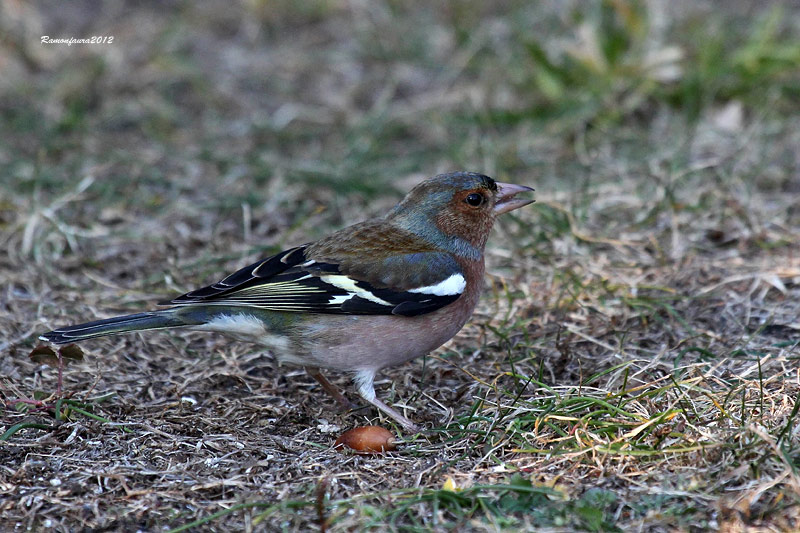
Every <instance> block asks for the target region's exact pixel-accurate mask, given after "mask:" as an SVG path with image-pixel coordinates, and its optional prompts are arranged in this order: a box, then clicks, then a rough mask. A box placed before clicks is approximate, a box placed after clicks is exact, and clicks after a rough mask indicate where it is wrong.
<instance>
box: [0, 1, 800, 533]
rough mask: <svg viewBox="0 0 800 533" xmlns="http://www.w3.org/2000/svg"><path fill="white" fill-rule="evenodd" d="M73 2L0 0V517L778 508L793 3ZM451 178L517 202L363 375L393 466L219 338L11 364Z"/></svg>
mask: <svg viewBox="0 0 800 533" xmlns="http://www.w3.org/2000/svg"><path fill="white" fill-rule="evenodd" d="M87 5H88V4H84V3H81V2H70V3H68V4H64V5H63V6H62V8H63V9H62V10H61V11H59V12H57V13H56V12H45V10H44V9H39V8H37V7H34V6H33V5H30V4H26V3H21V2H20V3H18V2H15V1H9V2H6V3H4V4H2V5H1V6H0V32H2V33H0V35H2V37H0V69H2V70H3V71H5V72H7V73H10V75H5V76H2V77H0V78H2V80H0V117H1V118H0V137H1V138H2V139H3V142H2V143H0V175H1V176H2V178H0V194H2V196H0V248H2V249H3V250H4V253H0V395H2V397H3V399H4V404H3V407H2V408H0V409H2V410H0V435H2V441H0V455H1V456H2V458H3V459H2V461H0V526H2V527H0V529H4V530H5V529H7V530H42V529H53V530H56V531H70V530H83V529H93V530H105V529H109V530H135V529H139V530H147V531H154V530H157V529H159V530H161V529H164V530H169V529H176V528H181V527H184V526H190V525H192V524H193V523H194V524H195V525H194V526H192V527H195V528H197V529H199V530H219V531H229V530H241V529H244V530H270V531H271V530H288V531H301V530H308V529H315V528H316V529H322V528H324V526H327V527H328V528H330V529H332V530H359V531H360V530H376V531H377V530H380V531H384V530H386V529H387V528H388V529H396V530H403V531H426V530H442V531H444V530H476V531H483V530H489V531H494V530H504V529H505V530H519V529H529V530H532V529H536V530H543V531H544V530H561V531H571V530H575V529H584V530H594V531H598V530H609V531H613V530H624V531H629V530H647V531H675V530H679V531H695V530H702V529H719V530H723V531H739V530H744V529H749V530H753V531H789V530H797V529H798V528H800V506H798V502H800V472H798V465H800V428H798V425H797V423H796V422H797V418H798V417H797V414H798V406H800V403H798V402H797V398H798V394H800V371H798V365H797V359H798V357H800V322H798V317H799V316H800V246H799V245H800V209H798V207H797V206H798V194H800V170H799V169H800V159H798V155H797V154H798V153H797V146H799V145H800V133H798V132H800V119H798V113H797V111H798V107H797V96H798V86H800V81H798V78H797V72H796V69H793V68H789V67H791V65H792V61H794V60H795V59H796V58H798V57H800V46H798V44H797V43H798V42H800V37H798V35H800V31H799V30H798V26H800V15H799V14H798V12H797V11H796V10H795V9H791V8H788V7H787V8H785V10H784V11H782V12H780V13H778V15H777V16H776V15H775V12H770V11H769V9H768V8H758V9H756V8H752V7H748V4H747V3H742V4H741V5H740V4H739V3H734V2H731V3H726V4H725V6H726V7H725V9H723V10H710V9H708V8H705V9H706V10H705V11H704V10H703V9H704V8H702V7H697V6H695V5H694V3H686V4H683V3H678V4H672V5H673V7H672V8H670V9H667V8H665V7H664V5H662V3H659V2H648V3H637V2H605V3H603V2H597V3H594V4H591V5H592V8H591V9H589V8H586V10H585V11H586V13H585V14H584V17H583V18H581V17H576V16H574V12H575V11H576V5H567V4H561V5H560V6H559V7H546V6H535V7H532V6H528V5H527V4H525V3H522V4H520V5H517V4H514V3H511V4H509V5H502V6H495V7H492V8H488V7H484V5H483V4H482V3H479V2H473V3H456V2H454V3H451V4H448V5H447V8H446V9H444V10H442V11H441V12H434V11H433V10H431V9H430V8H428V7H426V4H424V3H413V4H396V3H393V2H367V3H359V2H351V3H347V2H339V1H323V0H320V1H316V2H310V3H303V4H297V5H295V3H292V2H247V3H242V4H238V5H235V6H232V7H225V8H224V9H223V8H222V7H221V6H214V5H212V4H202V5H184V4H169V3H168V4H166V5H164V6H163V7H161V6H160V7H159V8H158V9H156V8H150V7H148V6H145V5H140V6H137V7H135V8H132V7H129V6H128V5H127V4H126V3H123V2H113V1H112V2H106V3H104V4H103V8H102V10H101V11H100V12H99V13H97V14H95V15H94V16H93V17H91V19H90V18H87V17H86V16H85V13H86V9H87ZM712 5H713V4H712ZM565 6H566V7H565ZM600 6H605V9H606V11H604V12H602V13H600V12H599V11H598V9H599V7H600ZM577 11H580V9H577ZM717 11H721V12H717ZM603 13H604V14H603ZM637 13H638V14H637ZM604 16H605V17H606V18H603V17H604ZM609 16H610V17H611V18H610V19H607V18H608V17H609ZM626 17H627V18H626ZM637 17H639V18H637ZM715 17H716V18H715ZM598 20H606V22H603V23H601V22H597V21H598ZM607 20H614V21H617V22H616V23H615V24H616V25H614V24H611V25H607ZM620 20H622V21H623V22H619V21H620ZM776 20H778V21H779V22H776ZM642 21H646V24H645V23H642ZM743 21H748V23H744V22H743ZM753 21H755V22H753ZM642 24H644V27H643V26H642ZM45 34H49V35H51V36H53V37H61V36H64V37H69V36H74V37H84V36H90V35H115V37H116V39H117V42H116V43H115V44H114V45H108V46H106V45H103V46H95V47H79V46H71V47H66V46H42V45H40V44H39V36H41V35H45ZM592 35H595V37H597V38H598V40H597V41H592V38H591V36H592ZM598 36H599V37H598ZM598 42H599V43H601V44H603V43H604V44H605V45H608V47H610V48H608V47H607V48H606V49H604V50H606V52H603V53H606V54H607V55H605V56H602V57H598V56H597V54H598V53H600V52H598V51H597V50H596V49H594V48H593V47H592V44H593V43H595V44H596V43H598ZM615 43H616V44H615ZM620 43H628V44H627V45H625V44H620ZM615 46H616V47H620V46H621V47H622V48H621V52H620V51H619V50H617V52H614V51H613V50H612V49H615V48H614V47H615ZM717 48H719V50H717ZM609 50H611V51H609ZM676 50H677V52H679V53H677V52H676ZM592 53H594V54H595V55H594V56H593V55H592ZM659 53H660V55H659ZM542 54H544V56H543V55H542ZM570 54H571V55H570ZM608 54H610V55H608ZM615 54H616V55H615ZM676 54H677V55H676ZM715 54H716V55H715ZM655 59H658V60H659V61H662V63H661V64H659V66H658V67H657V68H656V67H653V64H652V61H654V60H655ZM787 65H788V67H787ZM461 168H463V169H468V170H478V171H483V172H486V173H488V174H490V175H493V176H496V177H497V178H499V179H503V180H508V181H516V182H520V183H527V184H531V185H533V186H535V187H536V189H537V201H538V203H537V204H535V205H534V206H532V207H529V208H526V209H525V210H523V211H522V212H519V214H515V215H514V216H509V217H507V219H505V220H503V221H502V222H501V223H500V224H499V228H498V230H496V231H495V233H494V235H493V236H492V240H491V245H490V249H489V251H488V264H489V268H488V270H489V272H490V273H491V274H490V275H489V276H488V277H487V289H486V293H485V296H484V298H483V300H482V303H481V304H480V307H479V309H478V311H477V312H476V314H475V316H474V317H473V320H472V321H471V322H470V324H468V326H467V327H465V329H464V330H463V331H462V332H461V334H459V336H458V337H457V338H456V339H454V340H453V341H451V342H450V343H449V344H448V345H446V346H445V347H443V348H441V349H439V350H437V352H436V353H434V354H432V355H431V356H430V357H428V358H426V359H425V360H424V361H423V360H418V361H414V362H412V363H409V364H407V365H403V366H401V367H399V368H393V369H389V370H387V371H386V372H385V377H386V380H384V381H382V382H379V383H378V392H379V394H380V395H381V396H382V397H383V398H385V399H387V400H389V401H391V402H392V403H393V404H394V405H396V406H397V405H399V406H401V407H404V408H405V409H406V413H407V414H408V415H409V416H410V417H411V418H413V419H414V420H416V421H419V422H421V423H424V424H425V426H426V428H427V429H428V431H426V432H425V433H424V434H422V435H416V436H407V437H408V440H407V442H406V443H405V444H404V445H403V446H402V447H401V449H400V451H398V452H397V453H393V454H389V455H387V456H380V457H362V456H353V455H346V454H344V455H343V454H342V453H339V452H337V451H333V450H331V449H330V446H331V444H332V442H333V440H334V439H335V437H336V436H337V435H338V434H340V433H341V432H342V431H344V430H345V429H347V428H350V427H353V426H356V425H359V424H364V423H368V422H372V423H378V424H382V425H385V426H391V423H390V421H387V420H384V419H380V418H376V417H377V414H376V413H375V412H374V411H373V410H371V409H366V408H364V409H362V410H359V411H357V412H356V413H352V414H349V415H342V414H340V413H338V412H336V410H335V405H334V403H333V401H332V400H330V399H328V398H327V397H326V396H325V395H324V393H323V392H322V391H320V390H319V387H318V385H317V384H316V383H315V382H313V381H312V380H310V379H309V378H308V377H306V376H305V375H304V374H303V373H302V372H300V371H297V370H295V369H291V368H287V367H277V366H276V365H275V364H274V363H273V362H272V359H271V357H270V356H269V354H264V353H262V352H261V351H260V350H259V349H258V348H257V347H253V346H249V345H245V344H242V343H236V342H232V341H230V340H229V339H226V338H223V337H221V336H214V335H207V334H199V333H187V332H180V331H172V332H164V333H149V334H131V335H126V336H121V337H115V338H108V339H98V340H93V341H89V342H86V343H84V344H83V345H82V348H83V349H84V351H85V356H84V359H83V361H81V362H78V363H73V364H70V365H69V366H67V367H66V368H65V370H64V375H63V394H62V396H58V395H57V394H56V392H57V382H58V373H57V370H56V369H54V368H52V367H49V366H45V365H40V364H37V363H35V362H33V361H32V360H30V359H29V358H28V353H29V352H30V350H31V348H32V347H33V346H34V345H35V344H36V341H35V339H36V336H37V335H38V334H39V333H41V332H42V331H45V330H47V329H48V328H51V327H56V326H60V325H64V324H67V323H75V322H79V321H84V320H90V319H93V318H95V317H105V316H110V315H112V314H116V313H121V312H128V311H135V310H139V309H143V308H146V307H148V306H150V305H152V303H153V302H155V301H157V300H159V299H162V298H164V297H166V296H169V295H171V294H175V293H177V292H182V291H185V290H188V289H191V288H192V287H195V286H198V285H200V284H202V283H205V282H209V281H213V280H215V279H217V278H218V277H219V276H220V275H221V274H223V273H224V272H226V271H229V270H230V269H233V268H236V267H238V266H242V265H244V264H245V263H246V262H247V261H252V260H253V259H255V258H256V257H258V256H263V255H264V254H266V253H269V252H271V251H274V250H277V249H280V248H282V247H285V246H290V245H294V244H297V243H301V242H306V241H309V240H313V239H315V238H317V237H319V236H321V235H322V234H324V233H327V232H328V231H329V230H330V228H333V227H340V226H343V225H346V224H349V223H352V222H356V221H358V220H361V219H364V218H367V217H369V216H373V215H378V214H381V213H383V212H384V211H385V210H386V209H387V208H388V207H389V206H391V205H392V204H393V203H394V202H395V201H397V200H398V199H399V198H400V196H401V195H402V192H403V191H405V190H407V189H408V188H409V187H410V186H411V184H413V183H414V182H415V181H416V180H418V179H420V178H421V176H423V175H426V174H434V173H437V172H440V171H446V170H452V169H461ZM336 381H337V383H339V384H341V385H346V384H347V378H346V377H345V376H338V377H336ZM20 400H29V401H28V402H27V403H25V402H21V401H20ZM36 402H41V404H37V403H36ZM40 405H45V407H40ZM18 424H22V426H18ZM4 432H5V434H3V433H4ZM195 521H200V523H195Z"/></svg>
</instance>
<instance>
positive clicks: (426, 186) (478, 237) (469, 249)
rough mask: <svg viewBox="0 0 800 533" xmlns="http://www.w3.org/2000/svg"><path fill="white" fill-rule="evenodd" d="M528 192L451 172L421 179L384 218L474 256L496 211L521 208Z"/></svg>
mask: <svg viewBox="0 0 800 533" xmlns="http://www.w3.org/2000/svg"><path fill="white" fill-rule="evenodd" d="M528 191H533V189H531V188H530V187H525V186H524V185H514V184H511V183H500V182H496V181H495V180H493V179H492V178H490V177H488V176H484V175H483V174H476V173H474V172H453V173H450V174H440V175H438V176H436V177H433V178H431V179H428V180H425V181H423V182H422V183H420V184H419V185H417V186H416V187H414V188H413V189H412V190H411V192H409V193H408V194H407V195H406V197H405V198H403V200H402V201H401V202H400V203H399V204H397V205H396V206H395V208H394V209H392V211H390V212H389V214H388V215H387V216H386V218H387V219H388V220H390V221H391V222H393V223H394V224H396V225H398V226H400V227H402V228H403V229H406V230H408V231H410V232H412V233H414V234H416V235H419V236H421V237H423V238H425V239H426V240H428V241H430V242H432V243H433V244H436V245H438V246H441V247H444V248H447V249H450V250H451V251H453V252H455V253H459V254H460V255H464V256H474V255H475V254H476V253H477V254H480V253H481V252H482V251H483V248H484V246H485V245H486V239H487V238H488V236H489V232H490V231H491V229H492V225H493V224H494V220H495V218H496V217H497V215H499V214H501V213H506V212H508V211H511V210H513V209H518V208H520V207H523V206H526V205H528V204H530V203H531V202H533V201H534V200H533V199H532V198H516V195H517V194H519V193H521V192H528Z"/></svg>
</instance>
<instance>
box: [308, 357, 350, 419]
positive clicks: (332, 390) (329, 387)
mask: <svg viewBox="0 0 800 533" xmlns="http://www.w3.org/2000/svg"><path fill="white" fill-rule="evenodd" d="M305 369H306V373H307V374H308V375H309V376H311V377H312V378H314V379H316V380H317V383H319V384H320V385H322V388H323V389H325V392H327V393H328V394H330V395H331V396H333V399H334V400H336V401H337V402H338V403H339V405H341V406H342V408H343V409H344V410H345V411H351V410H352V409H354V408H355V405H353V403H352V402H351V401H350V400H348V399H347V398H345V397H344V394H342V391H341V390H340V389H339V387H337V386H336V385H334V384H333V383H331V382H330V381H328V378H326V377H325V376H324V375H322V372H320V371H319V368H317V367H313V366H307V367H305Z"/></svg>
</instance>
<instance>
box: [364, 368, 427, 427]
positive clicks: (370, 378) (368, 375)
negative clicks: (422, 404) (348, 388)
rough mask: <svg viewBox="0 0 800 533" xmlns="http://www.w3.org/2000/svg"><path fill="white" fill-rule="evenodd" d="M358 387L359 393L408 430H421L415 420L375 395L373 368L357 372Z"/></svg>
mask: <svg viewBox="0 0 800 533" xmlns="http://www.w3.org/2000/svg"><path fill="white" fill-rule="evenodd" d="M354 380H355V382H356V387H357V390H358V394H359V395H360V396H361V397H362V398H364V399H365V400H367V401H368V402H369V403H371V404H372V405H374V406H375V407H377V408H378V409H380V410H381V411H383V412H384V413H386V414H387V415H389V416H390V417H392V418H394V419H395V421H397V423H399V424H400V425H401V426H403V428H404V429H405V430H406V431H409V432H411V433H417V432H419V430H420V428H419V426H417V425H416V424H415V423H414V422H412V421H411V420H409V419H408V418H406V417H404V416H403V415H401V414H400V413H399V412H398V411H396V410H395V409H392V408H391V407H389V406H388V405H386V404H385V403H383V402H382V401H380V400H379V399H378V397H377V396H375V387H374V385H373V382H374V381H375V371H373V370H361V371H359V372H357V373H356V375H355V378H354Z"/></svg>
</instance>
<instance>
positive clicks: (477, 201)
mask: <svg viewBox="0 0 800 533" xmlns="http://www.w3.org/2000/svg"><path fill="white" fill-rule="evenodd" d="M485 200H486V198H484V197H483V195H482V194H479V193H477V192H473V193H471V194H468V195H467V197H466V198H464V201H465V202H467V203H468V204H469V205H471V206H472V207H479V206H480V205H481V204H482V203H483V202H484V201H485Z"/></svg>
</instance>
